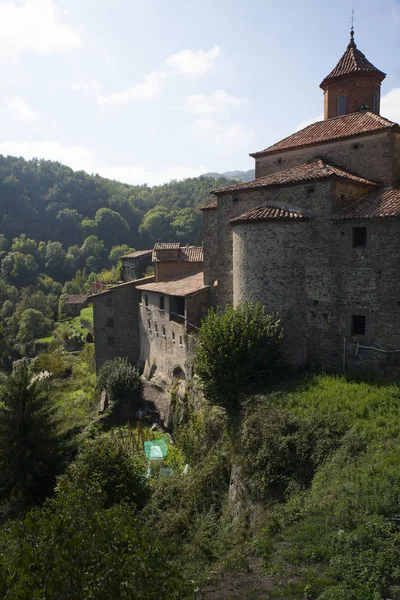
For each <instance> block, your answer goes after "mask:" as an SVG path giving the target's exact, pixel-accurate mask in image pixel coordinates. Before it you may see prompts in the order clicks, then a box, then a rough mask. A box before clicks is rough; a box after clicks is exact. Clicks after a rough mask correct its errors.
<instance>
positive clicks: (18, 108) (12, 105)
mask: <svg viewBox="0 0 400 600" xmlns="http://www.w3.org/2000/svg"><path fill="white" fill-rule="evenodd" d="M8 108H9V109H10V110H11V112H13V113H14V114H15V115H16V116H17V117H18V119H20V120H21V121H26V122H27V123H29V122H33V121H37V120H38V119H39V113H37V112H36V111H35V110H33V109H32V108H30V107H29V106H28V104H27V103H26V102H25V100H23V99H22V98H20V97H19V96H14V98H12V99H11V100H10V102H9V103H8Z"/></svg>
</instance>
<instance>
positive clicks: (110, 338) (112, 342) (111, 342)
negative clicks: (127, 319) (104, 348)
mask: <svg viewBox="0 0 400 600" xmlns="http://www.w3.org/2000/svg"><path fill="white" fill-rule="evenodd" d="M107 344H108V347H109V348H114V338H113V337H112V336H109V337H108V338H107Z"/></svg>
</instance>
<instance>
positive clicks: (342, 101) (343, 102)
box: [338, 94, 346, 117]
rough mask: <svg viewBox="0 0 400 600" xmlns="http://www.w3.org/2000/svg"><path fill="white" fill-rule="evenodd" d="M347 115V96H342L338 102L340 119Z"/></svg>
mask: <svg viewBox="0 0 400 600" xmlns="http://www.w3.org/2000/svg"><path fill="white" fill-rule="evenodd" d="M345 114H346V96H345V95H344V94H342V95H341V96H339V100H338V115H339V117H340V116H341V115H345Z"/></svg>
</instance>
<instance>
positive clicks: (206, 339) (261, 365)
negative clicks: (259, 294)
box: [194, 302, 281, 409]
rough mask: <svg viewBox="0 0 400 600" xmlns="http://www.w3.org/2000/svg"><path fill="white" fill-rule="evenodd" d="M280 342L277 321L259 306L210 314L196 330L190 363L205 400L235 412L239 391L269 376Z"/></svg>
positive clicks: (247, 303)
mask: <svg viewBox="0 0 400 600" xmlns="http://www.w3.org/2000/svg"><path fill="white" fill-rule="evenodd" d="M280 339H281V328H280V325H279V321H278V320H277V318H276V317H274V316H271V315H268V314H267V313H266V312H265V310H264V308H263V307H262V306H261V305H260V304H253V303H251V302H243V303H242V304H239V306H238V307H237V308H236V309H234V308H233V307H232V306H228V307H227V308H226V309H225V312H222V311H218V310H210V311H209V313H208V315H207V317H206V318H205V319H203V321H202V324H201V327H200V331H199V335H198V343H197V346H196V356H195V363H194V366H195V372H196V373H197V375H199V377H200V378H201V380H202V382H203V388H204V393H205V395H206V397H207V398H208V399H209V400H212V401H213V402H216V403H218V404H220V405H221V406H224V407H225V408H228V409H236V408H237V407H238V405H239V394H240V392H241V391H243V390H248V389H249V388H251V387H254V386H255V385H258V384H260V383H261V382H266V381H268V380H269V379H270V378H271V377H272V376H273V374H274V370H275V369H276V366H277V362H278V360H279V343H280Z"/></svg>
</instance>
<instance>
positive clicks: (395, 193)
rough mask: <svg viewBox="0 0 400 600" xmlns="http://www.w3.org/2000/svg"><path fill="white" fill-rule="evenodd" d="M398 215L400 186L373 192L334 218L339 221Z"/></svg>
mask: <svg viewBox="0 0 400 600" xmlns="http://www.w3.org/2000/svg"><path fill="white" fill-rule="evenodd" d="M398 216H400V187H397V188H392V189H390V190H378V191H376V192H372V193H371V194H368V195H367V196H364V198H361V199H360V200H357V202H355V203H354V204H352V205H351V206H349V207H347V208H346V209H345V210H342V211H341V212H340V213H338V214H336V215H334V216H333V217H332V219H333V220H335V221H337V220H343V219H371V218H373V217H398Z"/></svg>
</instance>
